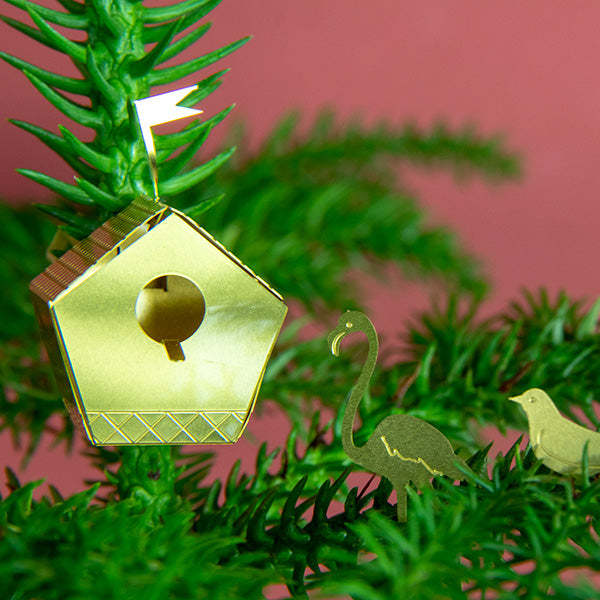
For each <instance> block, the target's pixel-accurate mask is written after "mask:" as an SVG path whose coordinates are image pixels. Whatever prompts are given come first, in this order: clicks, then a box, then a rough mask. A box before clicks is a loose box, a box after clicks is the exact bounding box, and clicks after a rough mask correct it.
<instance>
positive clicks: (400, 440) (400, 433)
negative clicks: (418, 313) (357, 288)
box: [327, 311, 468, 522]
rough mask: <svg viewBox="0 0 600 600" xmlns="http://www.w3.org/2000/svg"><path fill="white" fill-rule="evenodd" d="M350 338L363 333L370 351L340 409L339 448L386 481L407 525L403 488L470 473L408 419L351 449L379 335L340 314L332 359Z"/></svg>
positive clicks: (390, 420) (427, 428) (395, 420)
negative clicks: (340, 443)
mask: <svg viewBox="0 0 600 600" xmlns="http://www.w3.org/2000/svg"><path fill="white" fill-rule="evenodd" d="M353 332H363V333H364V334H365V335H366V336H367V340H368V342H369V351H368V354H367V358H366V360H365V363H364V365H363V368H362V371H361V374H360V376H359V378H358V380H357V382H356V384H355V385H354V387H353V388H352V390H351V391H350V394H349V396H348V399H347V402H346V406H345V408H344V417H343V421H342V445H343V447H344V451H345V452H346V454H347V455H348V456H349V457H350V459H352V460H353V461H354V462H355V463H356V464H358V465H360V466H361V467H364V468H365V469H368V470H369V471H372V472H373V473H375V474H376V475H379V476H381V477H386V478H387V479H389V481H390V482H391V484H392V485H393V486H394V489H395V490H396V496H397V504H396V509H397V514H398V521H400V522H404V521H406V519H407V506H406V504H407V494H406V486H407V485H408V484H409V482H411V481H412V482H413V483H414V484H415V485H416V486H418V487H423V486H430V485H431V481H430V480H431V478H432V477H435V476H438V475H447V476H449V477H452V478H453V479H464V472H463V471H461V470H460V469H459V468H458V467H457V465H460V466H461V467H462V469H464V470H468V467H467V465H466V464H465V462H464V461H463V460H462V459H461V458H460V457H458V456H457V455H456V454H454V451H453V450H452V446H451V444H450V442H449V441H448V439H447V438H446V437H445V436H444V435H443V434H442V433H441V432H440V431H438V430H437V429H436V428H435V427H433V425H430V424H429V423H426V422H425V421H422V420H421V419H418V418H417V417H413V416H412V415H390V416H389V417H386V418H385V419H383V421H381V422H380V423H379V425H377V427H376V428H375V431H374V432H373V433H372V434H371V436H370V437H369V439H368V441H367V442H366V444H364V445H362V446H356V445H355V444H354V432H353V428H354V421H355V418H356V413H357V412H358V406H359V404H360V401H361V400H362V397H363V396H364V394H365V393H366V392H367V391H368V388H369V382H370V381H371V376H372V375H373V370H374V369H375V364H376V363H377V354H378V350H379V341H378V339H377V332H376V331H375V327H373V323H371V321H370V320H369V319H368V318H367V316H366V315H364V314H363V313H360V312H357V311H348V312H346V313H344V314H342V316H341V317H340V319H339V323H338V326H337V327H336V328H335V329H334V330H333V331H332V332H331V333H330V334H329V337H328V339H327V341H328V343H329V346H330V348H331V351H332V353H333V354H334V355H335V356H338V355H339V351H340V343H341V341H342V339H343V338H344V337H345V336H346V335H348V334H350V333H353Z"/></svg>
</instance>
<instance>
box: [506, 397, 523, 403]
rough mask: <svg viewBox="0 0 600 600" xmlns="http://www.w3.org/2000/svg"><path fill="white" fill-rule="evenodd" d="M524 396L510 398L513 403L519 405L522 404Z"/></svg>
mask: <svg viewBox="0 0 600 600" xmlns="http://www.w3.org/2000/svg"><path fill="white" fill-rule="evenodd" d="M522 398H523V397H522V396H512V397H511V398H509V400H510V401H511V402H516V403H517V404H521V400H522Z"/></svg>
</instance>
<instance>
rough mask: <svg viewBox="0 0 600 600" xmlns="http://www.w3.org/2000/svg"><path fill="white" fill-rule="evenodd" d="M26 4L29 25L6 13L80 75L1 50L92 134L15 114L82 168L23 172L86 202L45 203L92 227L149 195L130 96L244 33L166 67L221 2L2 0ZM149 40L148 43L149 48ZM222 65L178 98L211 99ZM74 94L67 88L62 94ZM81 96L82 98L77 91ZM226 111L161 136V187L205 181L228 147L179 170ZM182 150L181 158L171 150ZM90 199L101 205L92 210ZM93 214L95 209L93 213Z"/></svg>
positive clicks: (82, 228)
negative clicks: (63, 172)
mask: <svg viewBox="0 0 600 600" xmlns="http://www.w3.org/2000/svg"><path fill="white" fill-rule="evenodd" d="M6 1H7V2H9V3H10V4H13V5H14V6H17V7H19V8H21V9H23V11H25V12H26V13H27V14H28V15H29V17H30V18H31V21H32V22H33V26H31V25H28V24H26V23H24V22H21V21H17V20H15V19H12V18H8V17H2V20H3V21H4V22H5V23H7V24H8V25H10V26H11V27H14V28H15V29H17V30H19V31H21V32H23V33H24V34H25V35H27V36H29V37H30V38H32V39H34V40H35V41H37V42H39V43H41V44H43V45H44V46H47V47H48V48H50V49H52V50H55V51H57V52H60V53H62V54H64V55H66V56H68V57H69V58H70V59H71V61H72V62H73V64H74V65H75V67H76V68H77V70H78V71H79V72H80V73H81V78H73V77H65V76H63V75H60V74H58V73H53V72H50V71H47V70H45V69H41V68H39V67H37V66H35V65H33V64H30V63H28V62H25V61H23V60H21V59H19V58H17V57H14V56H12V55H10V54H7V53H5V52H1V53H0V57H1V58H3V59H4V60H5V61H7V62H8V63H9V64H11V65H13V66H15V67H17V68H18V69H20V70H21V71H22V72H23V73H24V74H25V75H26V77H27V78H28V79H29V80H30V81H31V83H32V84H33V85H34V86H35V88H36V89H37V90H38V91H39V92H40V93H41V94H42V95H43V96H44V97H45V98H46V99H47V100H48V101H49V102H51V103H52V104H53V105H54V106H55V107H56V108H57V109H58V110H60V111H61V112H62V113H63V114H64V115H66V116H67V117H68V118H69V119H71V120H73V121H74V122H76V123H78V124H80V125H83V126H84V127H88V128H90V129H91V130H92V131H93V140H92V141H91V142H89V143H84V142H82V141H81V140H79V139H78V138H77V137H76V136H75V135H74V134H73V133H72V132H70V131H69V130H68V129H67V128H66V127H62V126H60V127H59V129H60V135H59V134H56V133H53V132H51V131H47V130H45V129H42V128H40V127H38V126H37V125H34V124H31V123H25V122H22V121H13V123H14V124H15V125H17V126H19V127H21V128H22V129H24V130H25V131H28V132H29V133H32V134H33V135H35V136H36V137H38V138H39V139H40V140H41V141H42V142H44V143H45V144H46V145H47V146H48V147H50V148H51V149H52V150H54V151H55V152H56V153H57V154H59V155H60V156H61V157H62V158H63V159H64V160H65V161H66V162H67V163H68V164H69V165H70V166H71V167H72V168H73V169H74V171H75V172H76V173H77V177H76V182H77V185H71V184H67V183H64V182H62V181H59V180H57V179H55V178H54V177H52V176H51V175H48V174H43V173H38V172H35V171H31V170H28V169H20V172H21V173H22V174H23V175H25V176H26V177H29V178H30V179H33V180H34V181H37V182H38V183H40V184H42V185H44V186H46V187H47V188H49V189H50V190H52V191H53V192H55V193H57V194H58V195H59V196H60V197H61V198H62V199H63V200H65V201H67V202H69V203H71V205H75V206H78V207H80V209H79V210H73V208H72V207H71V208H69V207H65V208H63V207H56V206H43V207H42V208H43V210H45V211H46V212H48V213H49V214H51V215H52V216H54V217H56V218H57V219H59V220H60V221H62V222H63V223H65V224H66V229H67V231H68V232H69V233H71V234H72V235H74V236H75V237H78V238H80V237H82V236H84V235H87V234H88V233H90V232H91V231H92V230H93V229H95V228H96V227H97V226H98V225H99V224H100V223H101V222H102V221H103V220H106V218H107V216H108V215H110V214H111V213H115V212H118V211H119V210H121V209H122V208H123V207H125V206H126V205H127V204H128V203H129V202H131V200H133V199H134V198H135V197H137V196H140V195H142V194H146V195H153V192H152V186H151V183H150V178H149V175H148V166H147V159H146V151H145V148H144V145H143V143H142V140H141V136H140V134H139V131H138V129H137V126H136V125H135V120H134V119H133V118H132V105H131V103H132V101H133V100H136V99H140V98H145V97H147V96H149V95H150V90H151V87H152V86H156V85H163V84H171V85H173V84H176V82H178V81H179V80H181V79H182V78H184V77H188V76H190V75H195V74H196V73H197V72H198V71H199V70H200V69H203V68H206V67H209V66H211V65H212V64H214V63H215V62H217V61H218V60H220V59H221V58H223V57H225V56H227V55H228V54H229V53H231V52H233V51H234V50H236V49H237V48H239V47H240V46H241V45H243V44H244V43H245V42H246V41H247V38H246V39H243V40H239V41H238V42H233V43H231V44H229V45H227V46H225V47H223V48H219V49H218V50H214V51H212V52H210V53H208V54H206V55H202V56H198V57H197V58H195V59H194V60H191V61H188V62H185V63H181V64H177V65H171V66H166V67H165V66H163V67H161V65H162V64H163V63H165V62H167V61H169V60H170V59H172V58H174V57H176V56H177V55H178V54H179V53H181V52H182V51H183V50H185V49H186V48H188V47H189V46H190V45H192V44H193V43H194V42H196V41H197V40H199V39H200V38H201V37H202V36H203V35H204V34H205V33H206V32H207V31H208V30H209V28H210V23H207V24H204V25H200V26H197V27H196V28H195V29H192V30H191V31H190V32H189V33H185V34H184V35H181V36H179V38H178V39H177V40H176V41H175V39H174V38H175V37H176V36H178V34H180V33H182V32H184V31H185V30H186V29H188V28H190V27H191V26H193V25H196V24H197V23H198V21H200V20H201V19H203V18H204V17H205V16H206V15H207V14H208V13H209V12H210V11H211V10H212V9H213V8H214V7H215V6H216V5H217V4H219V2H220V0H186V1H185V2H179V3H175V4H173V5H171V6H165V7H147V6H144V4H143V3H142V2H139V1H138V0H133V1H131V0H116V1H115V0H110V1H108V0H94V1H92V2H85V3H84V2H77V1H76V0H67V1H64V2H61V4H62V6H63V8H64V10H53V9H49V8H45V7H43V6H40V5H37V4H35V3H33V2H29V1H28V0H6ZM56 25H58V26H61V27H62V28H66V29H68V30H73V31H75V32H84V34H85V39H84V40H83V41H73V40H72V39H70V38H69V37H68V36H65V35H63V34H62V33H60V32H59V30H58V29H57V28H56V27H55V26H56ZM148 44H151V45H152V48H151V49H150V50H148ZM223 74H224V71H219V72H216V73H213V74H211V75H209V76H208V77H205V78H204V79H202V80H201V81H199V82H198V89H197V90H196V91H195V92H193V93H192V94H190V95H189V96H188V97H187V98H186V99H185V100H184V101H183V102H182V105H188V106H191V105H193V104H195V103H197V102H199V101H200V100H202V99H203V98H206V97H207V96H208V95H209V94H210V93H212V92H213V91H214V90H215V89H216V88H217V87H218V86H219V85H220V80H221V77H222V75H223ZM65 93H66V94H68V95H65ZM73 95H75V96H79V97H81V99H82V102H81V103H79V102H76V101H74V100H72V99H71V96H73ZM228 112H229V109H225V110H223V111H221V112H220V113H218V114H216V115H214V116H213V117H212V118H210V119H208V120H206V121H204V122H202V123H197V124H195V125H192V126H191V127H188V128H187V129H186V130H185V131H184V132H180V133H176V134H170V135H164V136H158V137H159V143H158V150H159V155H158V160H159V164H160V175H161V177H160V182H161V183H160V192H161V194H163V195H165V196H174V195H176V194H179V193H180V192H182V191H184V190H186V189H189V188H190V187H191V186H193V185H195V184H197V183H198V182H200V181H202V179H204V178H205V177H206V176H207V175H209V174H210V173H211V172H212V171H213V170H214V169H216V168H217V167H218V166H219V165H220V164H222V163H223V162H225V161H226V160H227V158H228V157H229V155H230V154H231V152H232V150H227V151H225V152H223V153H221V154H219V155H218V156H216V157H214V158H213V159H212V160H210V161H209V162H208V163H206V164H204V165H200V166H198V167H196V168H194V169H193V170H191V171H186V172H185V173H182V171H183V170H184V168H185V167H186V166H187V165H188V164H189V162H190V161H191V159H192V158H193V157H194V155H195V154H196V153H197V151H198V149H199V148H200V146H201V145H202V144H203V143H204V141H205V140H206V138H207V136H208V134H209V133H210V130H211V129H212V127H213V126H214V125H216V124H217V123H219V122H220V121H222V120H223V118H224V117H225V116H226V114H227V113H228ZM176 150H181V152H180V153H179V154H178V155H177V156H172V155H173V153H174V152H175V151H176ZM85 207H96V208H97V209H99V211H98V212H97V213H96V214H95V215H93V216H94V217H95V218H90V216H88V214H83V213H84V212H86V211H84V210H82V209H84V208H85ZM87 212H89V211H87Z"/></svg>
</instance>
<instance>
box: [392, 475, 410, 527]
mask: <svg viewBox="0 0 600 600" xmlns="http://www.w3.org/2000/svg"><path fill="white" fill-rule="evenodd" d="M393 485H394V489H395V490H396V511H397V512H398V523H406V519H407V508H406V504H407V498H406V482H405V481H395V482H393Z"/></svg>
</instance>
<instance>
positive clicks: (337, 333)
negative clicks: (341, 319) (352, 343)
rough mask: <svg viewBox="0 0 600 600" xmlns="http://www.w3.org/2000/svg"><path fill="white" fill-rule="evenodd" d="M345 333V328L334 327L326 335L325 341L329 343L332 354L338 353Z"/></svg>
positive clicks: (337, 354)
mask: <svg viewBox="0 0 600 600" xmlns="http://www.w3.org/2000/svg"><path fill="white" fill-rule="evenodd" d="M347 333H348V332H347V331H346V330H345V329H341V330H340V329H334V330H333V331H332V332H331V333H330V334H329V335H328V336H327V343H328V344H329V346H330V348H331V352H332V354H333V355H334V356H339V355H340V342H341V341H342V338H343V337H344V336H345V335H346V334H347Z"/></svg>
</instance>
